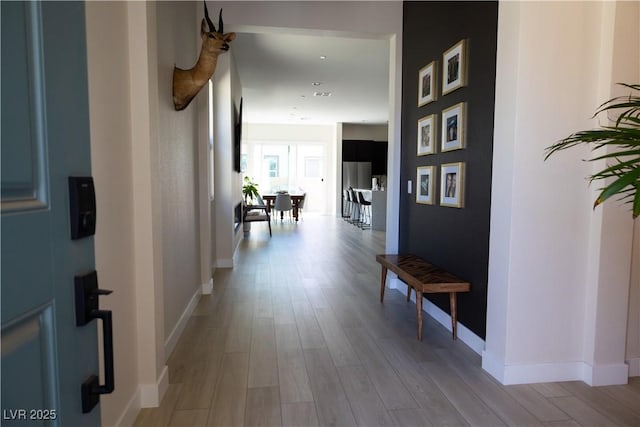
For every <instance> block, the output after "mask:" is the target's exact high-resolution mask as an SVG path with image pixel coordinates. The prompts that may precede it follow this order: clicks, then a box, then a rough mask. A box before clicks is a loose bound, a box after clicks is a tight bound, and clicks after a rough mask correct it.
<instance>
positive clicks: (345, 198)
mask: <svg viewBox="0 0 640 427" xmlns="http://www.w3.org/2000/svg"><path fill="white" fill-rule="evenodd" d="M350 218H351V200H350V199H349V191H347V190H342V219H344V220H345V221H348V220H349V219H350Z"/></svg>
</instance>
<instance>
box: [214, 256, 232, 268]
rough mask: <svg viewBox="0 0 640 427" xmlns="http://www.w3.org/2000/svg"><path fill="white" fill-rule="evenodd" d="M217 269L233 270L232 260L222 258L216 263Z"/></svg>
mask: <svg viewBox="0 0 640 427" xmlns="http://www.w3.org/2000/svg"><path fill="white" fill-rule="evenodd" d="M216 268H233V259H232V258H222V259H218V260H217V261H216Z"/></svg>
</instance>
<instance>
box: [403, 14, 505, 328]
mask: <svg viewBox="0 0 640 427" xmlns="http://www.w3.org/2000/svg"><path fill="white" fill-rule="evenodd" d="M497 23H498V4H497V2H405V3H404V32H403V53H402V57H403V64H402V65H403V67H402V68H403V76H402V87H403V89H402V90H403V94H402V98H403V99H402V166H401V188H400V192H401V197H400V242H399V252H400V253H413V254H416V255H418V256H421V257H423V258H425V259H427V260H429V261H430V262H432V263H433V264H435V265H438V266H440V267H442V268H444V269H446V270H448V271H450V272H452V273H453V274H455V275H456V276H459V277H461V278H463V279H465V280H468V281H469V282H471V292H470V293H469V294H461V295H460V296H459V299H458V320H459V322H460V323H462V324H463V325H464V326H465V327H467V328H468V329H470V330H471V331H472V332H473V333H475V334H476V335H478V336H479V337H481V338H483V339H484V338H485V334H486V300H487V275H488V258H489V220H490V209H491V162H492V157H493V124H494V104H495V70H496V66H495V63H496V44H497ZM428 298H429V300H431V301H432V302H433V303H434V304H436V305H437V306H438V307H440V308H441V309H442V310H444V311H446V312H448V310H449V301H448V297H447V296H446V295H433V296H429V297H428Z"/></svg>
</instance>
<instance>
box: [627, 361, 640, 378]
mask: <svg viewBox="0 0 640 427" xmlns="http://www.w3.org/2000/svg"><path fill="white" fill-rule="evenodd" d="M626 362H627V365H629V377H640V357H634V358H633V359H629V360H627V361H626Z"/></svg>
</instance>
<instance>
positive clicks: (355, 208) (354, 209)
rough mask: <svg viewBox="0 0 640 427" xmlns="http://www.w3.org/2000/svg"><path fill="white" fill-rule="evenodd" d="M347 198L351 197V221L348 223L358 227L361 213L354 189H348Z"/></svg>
mask: <svg viewBox="0 0 640 427" xmlns="http://www.w3.org/2000/svg"><path fill="white" fill-rule="evenodd" d="M349 196H350V197H351V221H349V222H350V223H351V224H353V225H356V226H358V227H359V226H360V217H361V211H360V203H359V201H358V195H357V194H356V191H355V190H354V189H350V190H349Z"/></svg>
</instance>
